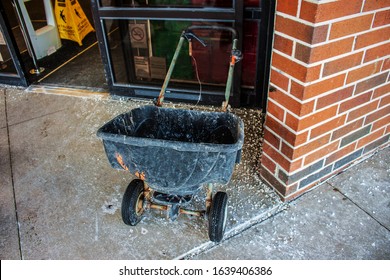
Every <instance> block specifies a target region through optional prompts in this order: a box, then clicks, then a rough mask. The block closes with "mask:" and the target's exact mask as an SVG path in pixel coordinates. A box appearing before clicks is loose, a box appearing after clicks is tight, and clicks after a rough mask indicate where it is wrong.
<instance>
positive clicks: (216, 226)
mask: <svg viewBox="0 0 390 280" xmlns="http://www.w3.org/2000/svg"><path fill="white" fill-rule="evenodd" d="M227 202H228V195H227V194H226V193H225V192H217V193H216V194H215V195H214V198H213V200H212V202H211V207H210V213H209V238H210V240H211V241H213V242H220V241H221V240H222V238H223V235H224V233H225V228H226V221H227Z"/></svg>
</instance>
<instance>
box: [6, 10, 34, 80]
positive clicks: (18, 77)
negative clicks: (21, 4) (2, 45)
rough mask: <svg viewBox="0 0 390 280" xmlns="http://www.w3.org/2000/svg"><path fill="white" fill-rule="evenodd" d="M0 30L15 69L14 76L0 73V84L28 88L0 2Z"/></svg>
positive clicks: (22, 65)
mask: <svg viewBox="0 0 390 280" xmlns="http://www.w3.org/2000/svg"><path fill="white" fill-rule="evenodd" d="M0 28H1V31H2V32H3V36H4V40H5V42H6V44H7V48H8V51H9V53H10V56H11V59H12V62H13V64H14V66H15V69H16V72H17V73H16V74H12V73H0V83H4V84H9V85H15V86H24V87H26V86H28V85H29V82H28V80H27V77H26V75H25V72H24V68H25V67H24V64H23V60H22V57H21V56H20V53H19V50H18V47H17V44H16V41H15V38H14V36H11V34H12V29H11V27H10V25H9V21H8V18H7V15H6V13H5V10H4V7H3V4H2V3H1V2H0Z"/></svg>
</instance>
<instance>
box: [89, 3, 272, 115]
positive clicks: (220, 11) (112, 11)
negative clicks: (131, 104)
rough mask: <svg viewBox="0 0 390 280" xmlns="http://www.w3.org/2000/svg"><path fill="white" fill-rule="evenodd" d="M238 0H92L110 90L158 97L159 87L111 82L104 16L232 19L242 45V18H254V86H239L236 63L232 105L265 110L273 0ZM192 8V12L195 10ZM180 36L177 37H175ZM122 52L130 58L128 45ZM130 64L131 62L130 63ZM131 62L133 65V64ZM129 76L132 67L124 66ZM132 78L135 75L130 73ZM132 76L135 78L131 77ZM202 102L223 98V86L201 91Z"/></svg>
mask: <svg viewBox="0 0 390 280" xmlns="http://www.w3.org/2000/svg"><path fill="white" fill-rule="evenodd" d="M243 2H244V1H241V0H237V1H234V6H233V7H232V8H211V7H210V8H208V7H203V8H172V7H170V8H160V7H155V8H147V7H115V8H113V7H101V6H100V1H99V0H91V6H92V11H93V18H94V23H95V27H96V35H97V38H98V41H99V47H100V50H101V56H102V60H103V63H104V67H105V72H106V78H107V82H108V85H109V88H110V91H111V92H112V93H113V94H115V95H124V96H134V97H137V96H139V97H157V96H158V92H159V88H158V87H156V86H145V85H142V86H140V85H137V84H129V85H128V86H127V85H118V84H115V83H114V78H113V77H115V73H114V68H113V67H112V66H111V58H110V53H109V51H108V44H107V38H106V34H107V31H106V30H105V26H104V22H103V20H104V19H113V20H120V19H122V20H123V19H124V20H145V19H149V20H156V19H159V20H182V21H185V20H188V21H219V22H232V23H233V24H234V28H235V29H236V30H237V32H238V34H239V41H238V45H237V47H238V48H239V49H242V41H243V23H244V20H254V21H257V22H258V25H259V28H258V30H259V31H258V32H259V33H258V42H257V61H256V77H255V81H254V85H255V87H254V90H244V89H241V69H242V66H241V64H237V67H236V69H235V71H236V72H235V75H234V77H235V78H234V83H233V87H234V88H233V93H234V94H233V96H232V98H231V104H232V106H236V107H237V106H249V107H257V108H262V109H263V111H265V110H266V104H267V98H268V91H269V78H270V67H271V66H270V62H271V54H272V44H273V29H274V16H275V6H276V0H269V1H260V3H261V4H260V7H257V8H245V10H244V7H243ZM194 11H195V12H194ZM122 32H126V27H125V26H124V27H123V30H122ZM178 40H179V38H178ZM126 49H127V51H126V53H125V54H124V56H125V57H126V59H127V60H128V61H130V62H131V59H128V58H129V57H131V48H130V47H127V48H126ZM130 66H131V65H130ZM133 66H134V65H133ZM126 71H128V75H129V76H130V77H131V75H134V74H132V73H131V72H132V71H131V70H129V69H126ZM133 78H134V77H133ZM133 80H135V79H133ZM170 91H171V93H170V94H169V95H168V96H167V98H168V99H169V98H171V99H175V100H186V101H191V100H192V101H196V100H197V95H196V93H195V92H194V91H193V90H191V89H186V88H185V87H184V88H180V89H178V88H175V87H172V88H170ZM204 93H205V94H204V95H203V101H202V103H204V104H220V103H221V102H222V101H223V100H224V93H223V89H221V90H218V91H212V90H211V91H204Z"/></svg>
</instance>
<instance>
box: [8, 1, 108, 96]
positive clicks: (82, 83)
mask: <svg viewBox="0 0 390 280" xmlns="http://www.w3.org/2000/svg"><path fill="white" fill-rule="evenodd" d="M66 1H67V3H66V4H67V5H72V4H73V3H75V4H78V5H79V6H78V7H77V8H78V9H81V11H82V12H83V13H84V15H83V16H85V18H86V20H88V22H89V23H90V24H91V26H92V28H93V29H94V27H93V19H92V13H91V5H90V1H89V0H77V2H76V1H73V0H66ZM48 3H49V4H51V6H52V8H53V9H52V14H50V11H48V10H47V4H48ZM56 4H57V5H61V4H65V0H57V1H55V0H49V1H46V0H28V1H24V0H23V1H21V0H12V1H2V5H3V11H4V13H3V14H2V16H4V17H5V20H6V21H7V25H8V26H9V28H8V29H9V30H10V32H9V33H10V35H11V36H12V37H13V39H14V41H15V43H16V52H17V53H18V57H19V59H20V60H21V61H20V65H21V67H22V68H23V70H24V73H25V76H26V80H27V84H35V85H37V84H38V85H44V86H45V85H50V86H55V87H70V88H84V89H88V88H91V89H93V90H108V89H107V86H106V85H107V83H106V79H105V76H104V67H103V64H102V60H101V57H100V53H99V48H98V46H97V39H96V33H95V32H94V31H90V32H88V34H86V35H85V37H84V38H83V39H82V40H81V41H80V42H76V41H74V40H70V39H62V38H61V39H60V40H59V41H60V42H59V44H60V45H59V46H57V45H56V43H55V42H54V43H52V42H48V41H49V40H50V39H48V38H47V37H48V36H50V35H48V36H47V35H46V34H44V33H46V32H47V30H48V29H49V26H50V24H51V20H53V18H51V17H53V16H54V20H55V22H56V23H57V22H58V19H56V18H55V14H54V11H55V8H56V7H55V5H56ZM57 8H58V7H57ZM71 8H73V9H74V7H73V6H72V7H71ZM26 12H27V13H26ZM56 12H57V13H59V12H61V10H57V11H56ZM78 14H79V15H81V12H80V13H78ZM64 19H65V18H64ZM65 20H66V21H67V23H69V22H70V21H71V18H70V15H69V16H68V18H66V19H65ZM30 23H31V25H32V28H31V29H33V31H31V29H29V26H28V25H29V24H30ZM55 28H56V29H57V26H56V27H55ZM56 31H57V30H56ZM47 33H48V32H47ZM57 33H58V32H57ZM34 44H35V45H34ZM80 44H81V45H80ZM4 64H8V65H12V62H11V63H9V62H8V63H6V62H4ZM6 70H7V69H5V71H6Z"/></svg>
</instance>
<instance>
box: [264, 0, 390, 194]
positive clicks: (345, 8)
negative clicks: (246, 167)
mask: <svg viewBox="0 0 390 280" xmlns="http://www.w3.org/2000/svg"><path fill="white" fill-rule="evenodd" d="M274 36H275V37H274V50H273V56H272V68H271V69H272V70H271V85H272V87H274V88H275V90H273V91H271V92H269V100H268V107H267V115H266V122H265V130H264V146H263V156H262V160H261V172H260V173H261V176H262V178H263V179H264V180H265V181H266V182H268V183H269V184H270V185H271V186H273V187H274V188H275V189H276V190H277V191H278V193H279V194H280V196H281V197H282V198H283V199H285V200H288V199H291V198H294V197H296V196H297V195H299V194H301V193H302V192H304V191H306V190H308V189H309V188H311V187H313V186H314V185H316V184H318V183H319V182H321V181H323V180H324V179H326V178H329V177H330V176H331V175H333V174H335V173H337V172H340V171H341V170H343V169H345V168H346V167H347V166H348V165H349V164H351V163H352V162H354V161H355V160H357V159H359V158H361V157H362V156H364V155H366V154H368V153H371V152H373V151H375V150H376V149H378V148H379V147H383V146H386V145H388V144H389V134H390V126H389V123H390V105H389V102H390V94H389V92H390V78H389V69H390V41H389V39H390V0H354V1H350V0H338V1H334V0H331V1H326V0H325V1H321V0H318V1H316V0H278V2H277V12H276V22H275V35H274Z"/></svg>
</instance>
